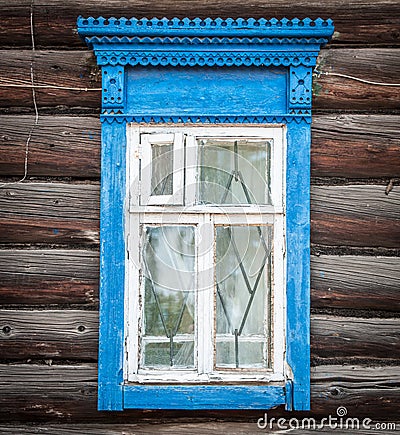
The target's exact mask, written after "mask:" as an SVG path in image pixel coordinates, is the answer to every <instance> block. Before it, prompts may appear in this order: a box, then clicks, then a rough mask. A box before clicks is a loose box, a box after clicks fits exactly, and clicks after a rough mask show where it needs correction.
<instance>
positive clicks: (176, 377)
mask: <svg viewBox="0 0 400 435" xmlns="http://www.w3.org/2000/svg"><path fill="white" fill-rule="evenodd" d="M127 129H128V138H129V140H128V158H127V160H128V162H129V169H130V174H129V177H128V179H129V186H130V189H129V193H130V196H129V198H128V201H129V248H128V249H129V260H128V264H129V267H128V271H129V275H130V278H129V280H128V288H127V292H126V294H127V307H128V311H129V315H128V319H129V321H128V322H127V325H126V330H127V335H128V337H129V340H128V345H127V367H126V379H127V380H128V381H129V382H143V383H146V382H148V383H151V382H182V380H185V381H187V382H201V383H204V382H213V383H221V382H224V381H230V382H233V381H251V382H254V381H255V380H261V381H265V380H269V381H271V380H280V381H283V380H284V374H283V365H284V342H285V340H284V336H285V319H284V311H283V306H284V300H285V286H284V280H285V277H284V271H285V267H284V239H283V234H284V184H283V180H284V178H285V177H284V174H285V168H284V164H283V163H284V155H285V141H284V137H285V133H284V130H285V129H284V127H283V126H276V127H231V126H225V127H208V128H206V127H192V128H187V127H173V126H157V127H141V126H138V125H132V124H131V125H128V127H127Z"/></svg>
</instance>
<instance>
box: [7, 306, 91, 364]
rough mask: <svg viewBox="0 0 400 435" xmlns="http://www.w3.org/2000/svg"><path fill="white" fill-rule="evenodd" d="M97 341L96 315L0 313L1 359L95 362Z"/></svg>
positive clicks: (52, 311) (67, 311) (44, 312)
mask: <svg viewBox="0 0 400 435" xmlns="http://www.w3.org/2000/svg"><path fill="white" fill-rule="evenodd" d="M97 340H98V313H97V312H92V311H79V310H46V311H20V310H0V354H1V355H2V358H6V359H17V360H18V359H24V358H54V359H75V360H80V361H94V360H97Z"/></svg>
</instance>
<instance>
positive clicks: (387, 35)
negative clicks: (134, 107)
mask: <svg viewBox="0 0 400 435" xmlns="http://www.w3.org/2000/svg"><path fill="white" fill-rule="evenodd" d="M15 3H16V4H15V6H14V3H13V7H12V8H10V7H9V3H8V2H7V1H6V0H2V1H1V2H0V15H1V16H2V27H1V31H0V45H25V46H27V45H30V42H31V41H30V35H29V15H30V1H27V0H19V1H18V2H15ZM99 14H101V15H103V16H123V15H125V16H129V17H130V16H137V17H143V16H146V17H153V16H157V17H163V16H168V17H172V16H178V17H185V16H189V17H196V16H201V17H256V18H259V17H267V18H272V17H278V18H280V17H285V16H286V17H288V18H294V17H299V18H305V17H311V18H317V17H323V18H333V19H334V21H335V26H336V32H337V33H336V38H335V42H336V43H351V44H380V45H382V44H390V45H393V44H398V43H399V26H400V21H399V15H400V12H399V4H398V2H396V1H395V0H386V1H380V2H378V3H374V2H371V1H366V0H362V1H353V2H350V3H343V2H342V1H340V0H328V1H325V2H318V1H316V0H313V1H296V2H287V1H284V0H273V1H269V2H263V1H261V0H255V1H252V2H251V3H246V2H240V1H238V0H232V1H230V2H229V3H227V2H224V1H222V0H213V1H210V0H207V1H203V2H196V3H193V1H190V0H183V1H175V0H165V1H163V2H158V3H154V2H151V1H148V0H146V1H142V0H135V1H131V2H121V1H120V0H100V1H95V0H88V1H85V2H82V1H81V0H74V1H68V2H61V1H59V0H51V1H49V0H48V1H36V2H35V5H34V23H35V36H36V41H37V44H38V45H51V46H56V45H58V46H60V45H61V46H65V45H68V46H81V45H82V42H81V41H80V40H79V38H78V37H77V35H76V33H75V31H74V30H75V27H76V17H77V16H78V15H84V16H88V15H94V16H98V15H99ZM10 34H12V38H11V37H10Z"/></svg>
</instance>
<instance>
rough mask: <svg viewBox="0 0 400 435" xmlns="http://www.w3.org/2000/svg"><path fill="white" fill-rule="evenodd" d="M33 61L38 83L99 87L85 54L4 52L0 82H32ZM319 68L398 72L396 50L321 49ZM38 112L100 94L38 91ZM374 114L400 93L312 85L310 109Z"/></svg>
mask: <svg viewBox="0 0 400 435" xmlns="http://www.w3.org/2000/svg"><path fill="white" fill-rule="evenodd" d="M32 59H33V67H34V72H35V80H36V82H37V83H50V84H56V85H59V86H72V87H82V88H98V87H100V86H101V84H100V74H99V69H98V67H97V65H96V61H95V58H94V56H93V54H92V53H91V52H90V51H89V50H86V51H73V50H71V51H54V50H37V51H36V52H35V53H33V54H32V52H31V51H29V50H7V51H3V53H1V55H0V70H2V71H4V77H3V79H6V78H9V79H18V80H25V81H28V82H29V81H30V64H31V61H32ZM320 63H321V66H320V69H322V70H323V71H333V72H339V73H341V74H350V75H356V76H358V77H361V78H364V79H369V80H373V81H379V82H397V81H398V71H399V69H400V56H399V55H398V50H396V49H393V48H385V49H376V48H375V49H374V48H372V49H371V48H365V49H337V50H322V52H321V55H320ZM36 100H37V104H38V106H39V107H53V108H55V107H59V108H71V107H74V108H79V107H88V108H92V109H98V108H99V107H100V91H99V92H85V91H67V90H62V89H37V91H36ZM0 107H3V108H11V107H32V92H31V90H30V89H29V88H25V89H23V88H4V87H3V88H0ZM371 107H373V108H374V110H378V109H386V110H387V109H398V108H399V107H400V88H398V87H397V88H396V87H392V88H389V89H388V88H387V87H385V86H375V85H368V84H363V83H359V82H356V81H353V80H348V79H344V78H342V77H340V78H339V77H333V76H321V77H320V78H319V79H317V80H316V81H315V85H314V109H324V110H339V109H340V110H345V109H346V110H348V109H351V110H366V111H367V110H370V109H371Z"/></svg>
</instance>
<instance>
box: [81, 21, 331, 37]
mask: <svg viewBox="0 0 400 435" xmlns="http://www.w3.org/2000/svg"><path fill="white" fill-rule="evenodd" d="M77 24H78V27H79V33H80V34H81V35H84V36H86V35H106V34H107V35H121V34H122V35H160V34H168V35H170V36H171V35H172V34H177V35H179V34H182V33H185V34H188V35H189V34H190V35H194V34H199V33H200V32H201V34H203V35H207V34H212V35H215V36H218V35H229V34H232V33H234V34H235V35H237V36H239V35H240V34H241V33H244V34H245V36H249V35H254V34H256V35H263V36H281V37H284V36H289V37H290V36H291V35H293V34H296V36H305V37H307V36H314V35H318V37H323V36H325V37H330V36H331V35H332V33H333V21H332V20H331V19H328V20H324V19H322V18H317V19H316V20H312V19H310V18H304V19H302V20H300V19H298V18H294V19H292V20H289V19H287V18H282V19H280V20H278V19H276V18H271V19H269V20H267V19H265V18H260V19H258V20H256V19H255V18H237V19H233V18H227V19H222V18H215V19H212V18H205V19H201V18H194V19H190V18H182V19H180V18H172V19H169V18H161V19H159V18H152V19H148V18H135V17H133V18H125V17H121V18H115V17H111V18H103V17H98V18H96V17H88V18H85V17H79V18H78V21H77ZM297 34H299V35H297Z"/></svg>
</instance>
